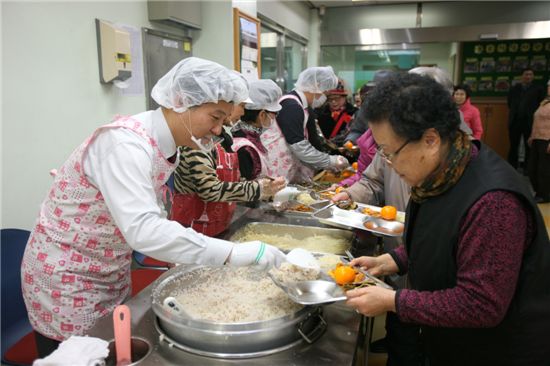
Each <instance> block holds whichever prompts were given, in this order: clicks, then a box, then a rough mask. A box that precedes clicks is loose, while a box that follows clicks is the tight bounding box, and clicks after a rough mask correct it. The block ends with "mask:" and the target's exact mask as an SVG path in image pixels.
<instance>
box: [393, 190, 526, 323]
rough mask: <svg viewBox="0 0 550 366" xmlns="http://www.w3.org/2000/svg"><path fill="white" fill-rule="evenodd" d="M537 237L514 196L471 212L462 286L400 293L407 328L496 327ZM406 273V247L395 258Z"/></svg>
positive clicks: (463, 244) (460, 259) (462, 239)
mask: <svg viewBox="0 0 550 366" xmlns="http://www.w3.org/2000/svg"><path fill="white" fill-rule="evenodd" d="M533 235H534V218H533V217H532V214H531V213H530V212H529V210H528V209H527V208H526V207H524V205H523V204H522V203H521V201H520V199H519V198H518V197H517V196H516V195H515V194H513V193H510V192H505V191H492V192H488V193H486V194H485V195H483V196H482V197H481V198H480V199H479V200H478V201H477V202H476V203H475V204H474V205H473V206H472V207H471V208H470V210H469V211H468V213H467V214H466V216H465V218H464V221H463V222H462V225H461V227H460V233H459V242H458V246H457V253H456V262H457V276H456V278H457V283H456V286H455V287H453V288H449V289H444V290H438V291H422V292H421V291H416V290H407V289H403V290H398V291H397V295H396V299H395V303H396V309H397V314H398V316H399V318H400V319H401V320H403V321H405V322H411V323H417V324H422V325H428V326H433V327H462V328H473V327H475V328H484V327H493V326H495V325H497V324H498V323H500V321H502V319H503V318H504V316H505V314H506V312H507V310H508V306H509V305H510V302H511V301H512V297H513V296H514V292H515V290H516V284H517V280H518V275H519V270H520V267H521V263H522V256H523V252H524V251H525V249H526V247H527V245H528V243H529V242H530V241H531V240H532V239H533ZM393 257H394V259H396V262H397V265H398V266H399V270H400V272H403V273H404V272H406V271H407V253H406V250H405V248H404V246H400V247H399V248H397V249H395V250H394V252H393Z"/></svg>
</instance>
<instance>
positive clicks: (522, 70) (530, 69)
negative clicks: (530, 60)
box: [521, 67, 535, 75]
mask: <svg viewBox="0 0 550 366" xmlns="http://www.w3.org/2000/svg"><path fill="white" fill-rule="evenodd" d="M525 71H531V72H532V73H533V74H534V73H535V70H533V69H532V68H530V67H526V68H523V69H521V75H523V73H524V72H525Z"/></svg>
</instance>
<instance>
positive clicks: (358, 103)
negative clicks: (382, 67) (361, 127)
mask: <svg viewBox="0 0 550 366" xmlns="http://www.w3.org/2000/svg"><path fill="white" fill-rule="evenodd" d="M353 106H354V107H355V108H357V109H358V110H359V108H361V88H359V89H357V91H356V92H355V93H354V94H353Z"/></svg>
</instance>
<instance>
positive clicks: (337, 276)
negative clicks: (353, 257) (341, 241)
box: [332, 266, 356, 285]
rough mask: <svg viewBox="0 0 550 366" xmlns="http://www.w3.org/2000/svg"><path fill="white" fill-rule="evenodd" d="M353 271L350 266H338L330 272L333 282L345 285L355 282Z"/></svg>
mask: <svg viewBox="0 0 550 366" xmlns="http://www.w3.org/2000/svg"><path fill="white" fill-rule="evenodd" d="M355 275H356V273H355V270H354V269H353V268H351V267H350V266H339V267H336V268H335V269H334V270H333V271H332V276H333V277H334V281H335V282H336V283H337V284H339V285H346V284H348V283H352V282H353V281H355Z"/></svg>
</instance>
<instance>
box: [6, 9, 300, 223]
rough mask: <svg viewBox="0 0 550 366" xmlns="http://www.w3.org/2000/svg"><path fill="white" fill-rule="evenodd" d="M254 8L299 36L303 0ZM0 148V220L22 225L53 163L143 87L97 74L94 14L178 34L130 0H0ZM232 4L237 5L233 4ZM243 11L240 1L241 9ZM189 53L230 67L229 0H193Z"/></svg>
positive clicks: (134, 106)
mask: <svg viewBox="0 0 550 366" xmlns="http://www.w3.org/2000/svg"><path fill="white" fill-rule="evenodd" d="M257 5H258V11H260V9H263V14H265V15H266V16H268V17H270V18H273V19H274V20H275V21H277V22H279V23H280V24H282V25H284V26H285V27H287V28H288V29H290V30H292V31H294V32H296V33H298V34H300V35H301V36H303V37H305V38H309V33H308V32H309V23H308V20H309V10H308V8H307V6H306V5H304V4H303V3H287V2H283V1H275V2H272V3H263V2H259V3H258V4H257ZM0 6H1V17H2V18H1V19H2V130H1V136H0V137H1V142H2V155H1V163H0V164H1V169H2V170H1V171H2V177H1V194H0V203H1V206H2V209H1V213H0V226H1V227H3V228H6V227H18V228H24V229H31V228H32V227H33V226H34V221H35V219H36V215H37V212H38V208H39V205H40V203H41V202H42V200H43V199H44V197H45V196H46V193H47V191H48V189H49V187H50V185H51V177H50V176H49V174H48V172H49V171H50V169H52V168H59V167H60V166H61V164H63V162H64V161H65V160H66V158H67V157H68V156H69V154H70V153H71V151H73V150H74V149H75V148H76V147H77V146H78V145H79V144H80V143H81V142H82V141H83V140H84V139H85V138H86V137H87V136H88V135H89V134H90V133H91V132H92V131H93V130H94V129H96V128H97V127H99V126H100V125H103V124H105V123H107V122H109V121H110V120H111V119H112V117H113V116H114V115H116V114H134V113H138V112H141V111H143V110H145V109H146V98H145V95H138V96H123V95H120V93H119V92H118V90H115V89H113V87H112V86H108V85H102V84H100V83H99V76H98V74H99V71H98V61H97V44H96V32H95V23H94V20H95V18H100V19H104V20H108V21H111V22H115V23H122V24H127V25H131V26H133V27H137V28H141V27H147V28H153V29H161V30H164V31H167V32H170V33H175V34H180V35H185V34H186V32H185V31H183V30H181V29H178V28H173V27H168V26H164V25H161V24H159V23H151V22H149V20H148V16H147V3H146V2H145V1H143V0H136V1H120V2H111V1H89V2H80V1H65V2H15V1H14V2H7V1H0ZM239 7H240V5H239ZM243 10H244V9H243ZM202 22H203V23H202V31H193V32H191V35H192V37H193V55H194V56H198V57H203V58H208V59H211V60H213V61H217V62H219V63H221V64H222V65H225V66H227V67H230V68H233V19H232V2H231V1H230V0H225V1H208V2H207V1H202Z"/></svg>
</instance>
